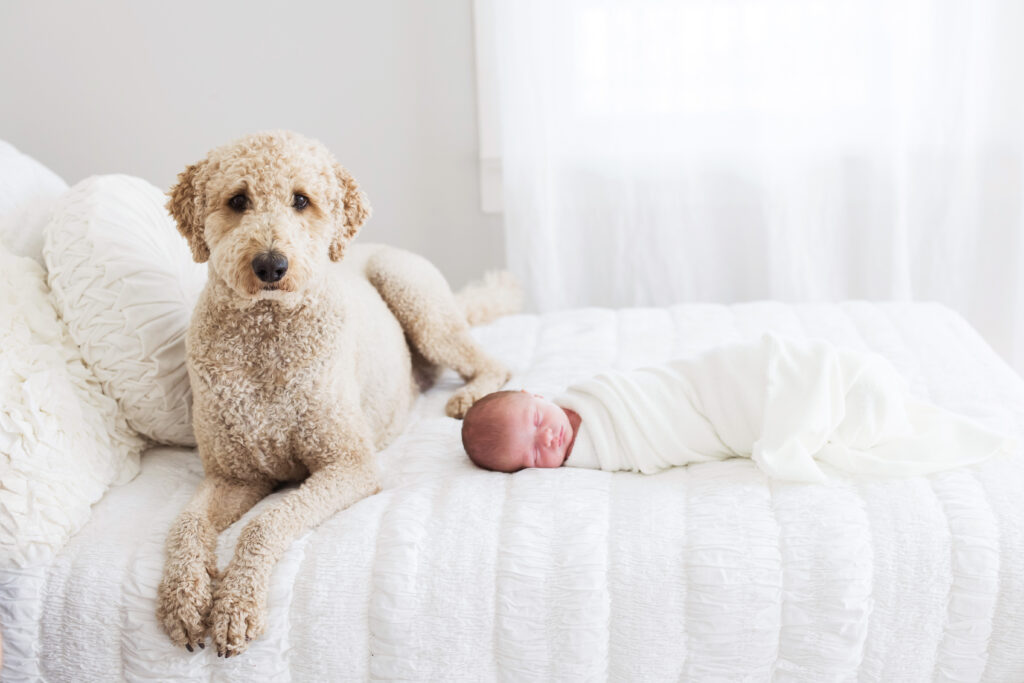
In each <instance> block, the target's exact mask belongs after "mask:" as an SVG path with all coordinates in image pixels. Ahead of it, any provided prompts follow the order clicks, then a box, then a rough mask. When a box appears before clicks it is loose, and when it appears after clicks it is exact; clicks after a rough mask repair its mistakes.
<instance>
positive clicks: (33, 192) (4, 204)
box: [0, 140, 68, 264]
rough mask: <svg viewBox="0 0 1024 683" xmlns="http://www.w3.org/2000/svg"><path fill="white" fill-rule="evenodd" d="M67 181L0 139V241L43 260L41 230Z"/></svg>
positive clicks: (17, 250) (18, 251) (66, 187)
mask: <svg viewBox="0 0 1024 683" xmlns="http://www.w3.org/2000/svg"><path fill="white" fill-rule="evenodd" d="M67 189H68V184H67V183H65V182H64V181H63V180H62V179H61V178H60V176H58V175H57V174H56V173H54V172H53V171H51V170H50V169H48V168H46V167H45V166H43V165H42V164H41V163H39V162H38V161H36V160H35V159H33V158H32V157H30V156H28V155H26V154H22V153H21V152H19V151H18V150H17V149H15V148H14V147H13V146H12V145H10V144H8V143H6V142H4V141H3V140H0V242H3V243H4V244H5V245H6V246H7V248H8V249H9V250H10V251H11V252H13V253H15V254H19V255H21V256H28V257H30V258H33V259H35V260H36V261H37V262H38V263H40V264H41V263H42V262H43V229H44V228H45V227H46V223H47V221H49V219H50V210H51V208H52V206H53V202H54V200H55V199H56V198H57V197H59V196H60V195H61V194H63V192H64V191H65V190H67Z"/></svg>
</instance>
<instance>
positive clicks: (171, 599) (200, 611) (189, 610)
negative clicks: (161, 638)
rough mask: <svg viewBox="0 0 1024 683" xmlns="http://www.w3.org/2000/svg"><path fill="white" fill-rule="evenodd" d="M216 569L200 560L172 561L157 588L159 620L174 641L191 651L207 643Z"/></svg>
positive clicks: (165, 569) (157, 615) (157, 614)
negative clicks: (205, 641) (204, 564)
mask: <svg viewBox="0 0 1024 683" xmlns="http://www.w3.org/2000/svg"><path fill="white" fill-rule="evenodd" d="M215 573H216V570H215V569H212V568H208V567H205V566H203V565H202V564H201V563H199V562H181V563H175V562H168V564H167V566H166V567H165V568H164V577H163V579H162V580H161V581H160V587H159V588H158V589H157V607H156V618H157V621H159V622H160V624H161V625H162V626H163V627H164V631H166V632H167V635H168V636H169V637H170V639H171V642H173V643H174V644H175V645H180V646H182V647H184V648H186V649H187V650H188V651H189V652H193V651H194V650H195V647H196V646H199V647H200V648H203V647H205V644H204V643H203V638H204V636H205V635H206V628H207V626H209V617H210V608H211V606H212V605H213V579H214V574H215Z"/></svg>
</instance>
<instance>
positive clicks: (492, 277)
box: [455, 270, 523, 325]
mask: <svg viewBox="0 0 1024 683" xmlns="http://www.w3.org/2000/svg"><path fill="white" fill-rule="evenodd" d="M455 302H456V303H457V304H458V305H459V308H460V309H461V310H462V314H463V315H465V316H466V320H467V321H468V322H469V324H470V325H482V324H484V323H488V322H490V321H492V320H494V319H495V318H498V317H500V316H503V315H509V314H511V313H518V312H519V311H521V310H522V309H523V288H522V287H521V286H520V285H519V281H518V280H516V278H515V276H514V275H512V273H510V272H508V271H507V270H490V271H487V272H486V273H484V277H483V279H482V280H478V281H476V282H470V283H469V284H468V285H466V286H465V287H463V288H462V289H460V290H459V291H458V292H456V293H455Z"/></svg>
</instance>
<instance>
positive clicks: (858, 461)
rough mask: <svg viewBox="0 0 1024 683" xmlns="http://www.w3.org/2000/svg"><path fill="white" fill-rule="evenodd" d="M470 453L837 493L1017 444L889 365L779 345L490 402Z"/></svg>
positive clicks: (811, 344)
mask: <svg viewBox="0 0 1024 683" xmlns="http://www.w3.org/2000/svg"><path fill="white" fill-rule="evenodd" d="M462 441H463V445H464V446H465V448H466V452H467V454H468V455H469V457H470V459H471V460H472V461H473V462H474V463H476V464H477V465H478V466H480V467H483V468H485V469H490V470H497V471H500V472H515V471H517V470H520V469H523V468H527V467H560V466H562V465H565V466H570V467H589V468H595V469H603V470H608V471H616V470H631V471H635V472H643V473H646V474H651V473H654V472H658V471H661V470H663V469H665V468H668V467H674V466H680V465H688V464H691V463H697V462H707V461H712V460H724V459H726V458H733V457H748V458H753V460H754V461H755V462H756V463H757V464H758V465H759V466H760V467H761V468H762V469H763V470H764V471H765V472H766V473H767V474H768V475H769V476H772V477H776V478H780V479H788V480H793V481H805V482H821V481H825V479H826V477H825V474H824V472H823V471H822V470H821V468H820V467H819V466H818V463H819V462H827V463H829V464H831V465H832V466H834V467H837V468H839V469H841V470H845V471H847V472H850V473H854V474H874V475H911V474H927V473H930V472H935V471H938V470H943V469H949V468H952V467H957V466H961V465H967V464H972V463H976V462H980V461H981V460H984V459H986V458H988V457H990V456H992V455H994V454H995V453H997V452H999V451H1000V450H1003V449H1006V448H1008V447H1009V440H1008V439H1006V438H1004V437H1003V436H1001V435H998V434H994V433H992V432H990V431H988V430H986V429H984V428H982V427H980V426H978V425H976V424H974V423H973V422H971V421H969V420H967V419H966V418H964V417H961V416H958V415H955V414H953V413H950V412H948V411H945V410H943V409H941V408H938V407H936V406H932V405H929V404H926V403H923V402H920V401H916V400H914V399H912V398H911V397H910V396H909V393H908V391H907V386H906V383H905V382H904V380H903V379H902V377H900V375H899V374H898V373H897V372H896V370H895V368H893V367H892V366H891V365H890V364H889V363H888V362H887V361H886V360H885V359H884V358H882V357H881V356H877V355H875V354H867V353H859V352H855V351H850V350H846V349H840V348H836V347H834V346H832V345H830V344H828V343H826V342H823V341H808V340H795V339H785V338H782V337H778V336H775V335H771V334H767V335H765V336H764V337H762V338H761V340H759V341H757V342H752V343H741V344H731V345H727V346H721V347H717V348H714V349H711V350H710V351H707V352H705V353H702V354H700V355H697V356H694V357H691V358H681V359H677V360H673V361H670V362H668V363H664V364H662V365H658V366H654V367H648V368H641V369H639V370H633V371H629V372H610V373H604V374H601V375H598V376H596V377H594V378H591V379H588V380H585V381H583V382H580V383H578V384H575V385H573V386H571V387H569V388H568V389H566V391H565V392H564V393H563V394H561V395H559V396H556V397H555V398H554V400H553V401H549V400H547V399H545V398H543V397H541V396H538V395H536V394H531V393H528V392H525V391H501V392H496V393H494V394H490V395H488V396H485V397H484V398H482V399H480V400H479V401H478V402H477V403H476V404H474V405H473V407H472V408H471V409H470V410H469V412H468V413H467V414H466V417H465V421H464V423H463V427H462Z"/></svg>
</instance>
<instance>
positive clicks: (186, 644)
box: [185, 643, 195, 652]
mask: <svg viewBox="0 0 1024 683" xmlns="http://www.w3.org/2000/svg"><path fill="white" fill-rule="evenodd" d="M185 649H186V650H188V651H189V652H195V650H193V649H192V646H191V645H190V644H188V643H185Z"/></svg>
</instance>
